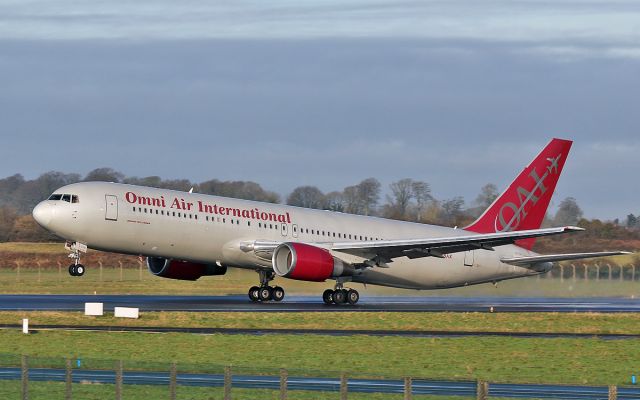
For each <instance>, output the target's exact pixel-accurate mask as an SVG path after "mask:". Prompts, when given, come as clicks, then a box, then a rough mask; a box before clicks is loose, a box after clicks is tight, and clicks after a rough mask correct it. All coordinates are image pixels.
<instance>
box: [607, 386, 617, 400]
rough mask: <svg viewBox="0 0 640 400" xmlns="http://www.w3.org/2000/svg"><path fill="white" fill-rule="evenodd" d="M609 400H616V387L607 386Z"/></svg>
mask: <svg viewBox="0 0 640 400" xmlns="http://www.w3.org/2000/svg"><path fill="white" fill-rule="evenodd" d="M609 400H618V387H617V386H613V385H612V386H609Z"/></svg>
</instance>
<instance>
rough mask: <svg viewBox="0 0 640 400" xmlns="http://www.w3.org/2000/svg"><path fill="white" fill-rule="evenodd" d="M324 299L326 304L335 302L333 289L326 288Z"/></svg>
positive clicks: (323, 294)
mask: <svg viewBox="0 0 640 400" xmlns="http://www.w3.org/2000/svg"><path fill="white" fill-rule="evenodd" d="M322 301H324V304H329V305H331V304H333V290H331V289H327V290H325V291H324V293H322Z"/></svg>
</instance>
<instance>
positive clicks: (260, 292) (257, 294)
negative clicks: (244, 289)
mask: <svg viewBox="0 0 640 400" xmlns="http://www.w3.org/2000/svg"><path fill="white" fill-rule="evenodd" d="M258 274H260V286H259V287H258V286H252V287H251V289H249V298H250V299H251V301H262V302H266V301H269V300H274V301H282V299H284V289H283V288H281V287H280V286H274V287H271V286H269V282H270V281H272V280H273V278H275V273H274V272H273V271H263V270H260V271H258Z"/></svg>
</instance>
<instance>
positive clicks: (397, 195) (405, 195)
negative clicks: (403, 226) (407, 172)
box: [387, 178, 413, 219]
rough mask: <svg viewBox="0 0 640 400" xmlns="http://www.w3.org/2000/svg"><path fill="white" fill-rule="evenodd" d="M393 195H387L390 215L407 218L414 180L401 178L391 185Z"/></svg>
mask: <svg viewBox="0 0 640 400" xmlns="http://www.w3.org/2000/svg"><path fill="white" fill-rule="evenodd" d="M389 188H390V189H391V194H392V197H389V196H387V202H388V203H389V204H388V211H390V214H391V215H389V216H391V217H395V218H400V219H405V218H406V214H407V209H408V208H409V204H410V203H411V199H412V198H413V181H412V180H411V179H409V178H405V179H400V180H399V181H396V182H393V183H392V184H391V185H389Z"/></svg>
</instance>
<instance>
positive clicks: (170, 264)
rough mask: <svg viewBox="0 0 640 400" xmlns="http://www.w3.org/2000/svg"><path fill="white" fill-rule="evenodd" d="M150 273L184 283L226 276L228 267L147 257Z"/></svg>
mask: <svg viewBox="0 0 640 400" xmlns="http://www.w3.org/2000/svg"><path fill="white" fill-rule="evenodd" d="M147 267H148V268H149V272H151V273H152V274H153V275H155V276H160V277H162V278H169V279H180V280H184V281H195V280H198V279H199V278H200V277H203V276H211V275H224V274H226V273H227V267H226V266H224V265H223V266H219V265H216V264H200V263H194V262H189V261H179V260H171V259H167V258H162V257H147Z"/></svg>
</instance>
